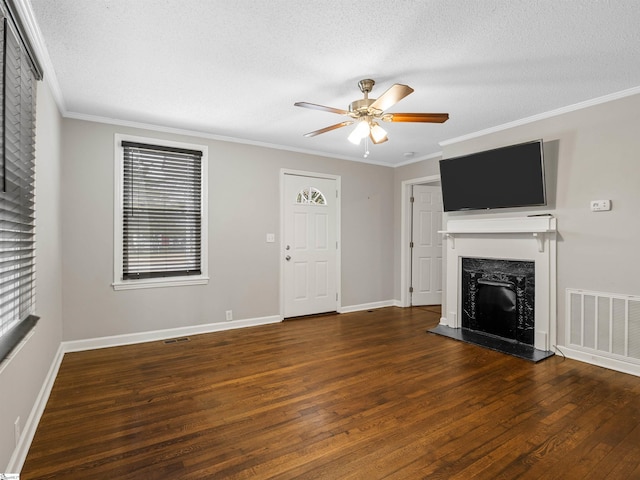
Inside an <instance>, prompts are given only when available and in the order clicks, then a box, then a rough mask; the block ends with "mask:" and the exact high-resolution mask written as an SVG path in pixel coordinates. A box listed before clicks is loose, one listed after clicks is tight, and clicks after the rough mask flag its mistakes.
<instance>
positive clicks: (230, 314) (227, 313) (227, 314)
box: [225, 310, 233, 321]
mask: <svg viewBox="0 0 640 480" xmlns="http://www.w3.org/2000/svg"><path fill="white" fill-rule="evenodd" d="M225 315H226V316H227V321H229V320H233V310H227V311H226V312H225Z"/></svg>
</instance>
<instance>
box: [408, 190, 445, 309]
mask: <svg viewBox="0 0 640 480" xmlns="http://www.w3.org/2000/svg"><path fill="white" fill-rule="evenodd" d="M412 196H413V214H412V239H411V241H412V242H413V248H412V249H411V287H412V288H413V292H412V293H411V305H440V304H441V301H442V238H441V235H440V234H439V233H438V230H442V192H441V190H440V187H434V186H429V185H414V186H413V195H412Z"/></svg>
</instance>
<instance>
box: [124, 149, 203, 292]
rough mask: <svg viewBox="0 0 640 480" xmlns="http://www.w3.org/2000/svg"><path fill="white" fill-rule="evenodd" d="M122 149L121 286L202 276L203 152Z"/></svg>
mask: <svg viewBox="0 0 640 480" xmlns="http://www.w3.org/2000/svg"><path fill="white" fill-rule="evenodd" d="M122 148H123V152H124V153H123V182H122V200H123V202H122V203H123V205H122V242H123V243H122V280H135V279H145V278H158V277H178V276H192V275H201V274H202V251H201V245H202V155H203V154H202V152H201V151H197V150H188V149H182V148H174V147H168V146H161V145H150V144H144V143H136V142H129V141H124V140H123V141H122Z"/></svg>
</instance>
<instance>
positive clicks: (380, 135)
mask: <svg viewBox="0 0 640 480" xmlns="http://www.w3.org/2000/svg"><path fill="white" fill-rule="evenodd" d="M371 138H372V139H373V143H376V144H378V143H382V142H386V141H387V140H388V138H387V131H386V130H385V129H384V128H382V127H381V126H380V125H378V124H377V123H375V122H373V123H372V124H371Z"/></svg>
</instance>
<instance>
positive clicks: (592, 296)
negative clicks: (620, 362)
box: [567, 289, 640, 364]
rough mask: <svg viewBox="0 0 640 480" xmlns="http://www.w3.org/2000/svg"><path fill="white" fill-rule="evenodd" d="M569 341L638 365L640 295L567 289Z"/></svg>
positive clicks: (584, 349)
mask: <svg viewBox="0 0 640 480" xmlns="http://www.w3.org/2000/svg"><path fill="white" fill-rule="evenodd" d="M567 307H568V312H567V319H568V333H569V344H570V345H571V347H573V348H576V349H578V350H583V351H585V352H589V353H593V352H598V353H601V354H604V355H605V356H609V357H615V358H618V359H624V360H626V361H630V362H632V363H637V364H640V297H636V296H629V295H616V294H610V293H600V292H588V291H584V290H572V289H567Z"/></svg>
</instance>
